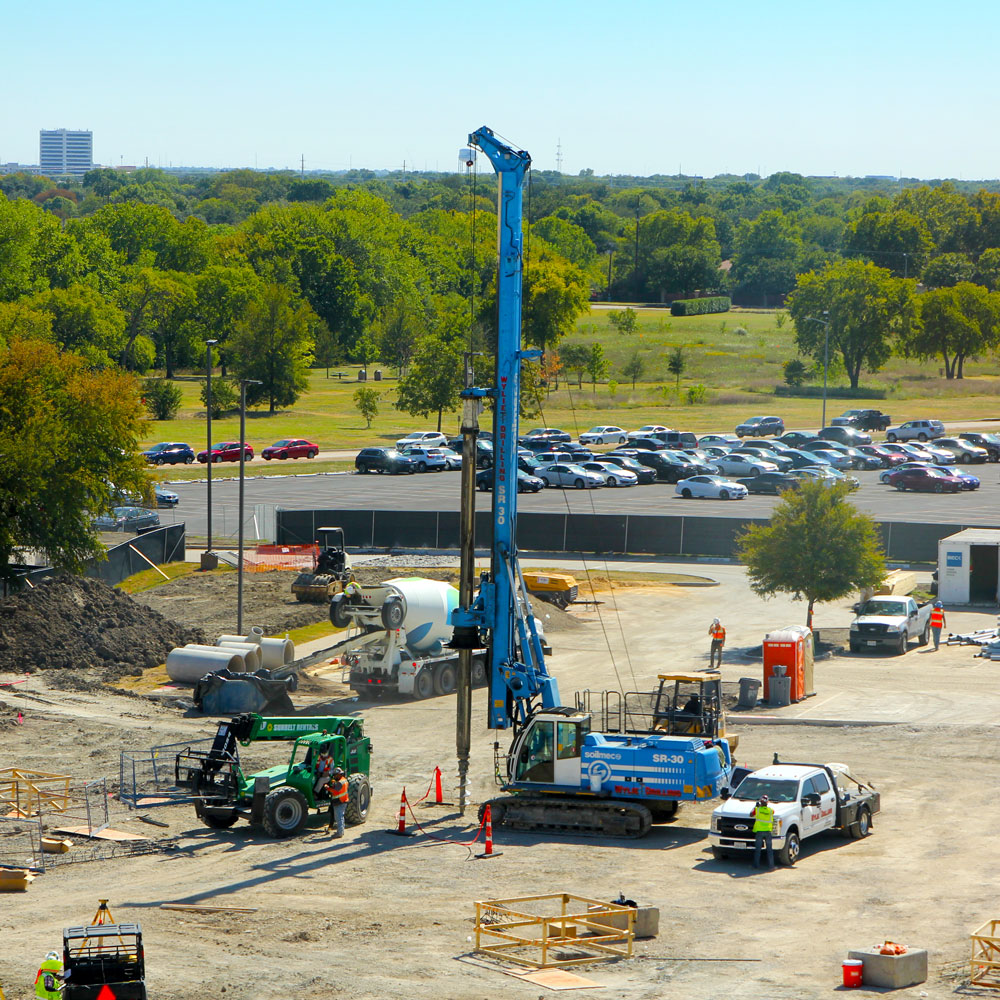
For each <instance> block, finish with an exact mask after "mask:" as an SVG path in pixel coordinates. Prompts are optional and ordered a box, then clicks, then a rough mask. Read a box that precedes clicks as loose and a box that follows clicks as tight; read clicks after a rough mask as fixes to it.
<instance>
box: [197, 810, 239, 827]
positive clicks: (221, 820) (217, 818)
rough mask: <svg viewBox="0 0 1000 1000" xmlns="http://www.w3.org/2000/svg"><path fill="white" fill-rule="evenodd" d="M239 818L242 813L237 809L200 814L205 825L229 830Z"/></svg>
mask: <svg viewBox="0 0 1000 1000" xmlns="http://www.w3.org/2000/svg"><path fill="white" fill-rule="evenodd" d="M239 818H240V814H239V813H238V812H237V811H236V810H235V809H230V810H228V811H226V812H222V811H221V810H219V811H218V812H216V811H212V812H207V811H206V812H203V813H201V815H200V819H201V820H202V822H203V823H204V824H205V826H210V827H211V828H212V829H213V830H228V829H229V828H230V827H231V826H232V825H233V824H234V823H235V822H236V821H237V820H238V819H239Z"/></svg>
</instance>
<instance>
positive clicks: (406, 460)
mask: <svg viewBox="0 0 1000 1000" xmlns="http://www.w3.org/2000/svg"><path fill="white" fill-rule="evenodd" d="M354 467H355V468H356V469H357V470H358V472H361V473H365V472H388V473H390V474H393V475H395V474H396V473H399V472H406V473H409V474H411V475H412V474H413V473H414V472H416V471H417V463H416V462H415V461H414V460H413V459H412V458H410V457H409V456H408V455H403V454H402V453H400V452H398V451H397V450H396V449H395V448H362V449H361V451H359V452H358V454H357V456H356V457H355V459H354Z"/></svg>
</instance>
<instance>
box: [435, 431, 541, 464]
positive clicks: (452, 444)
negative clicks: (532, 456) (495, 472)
mask: <svg viewBox="0 0 1000 1000" xmlns="http://www.w3.org/2000/svg"><path fill="white" fill-rule="evenodd" d="M447 447H449V448H451V450H452V451H454V452H456V453H457V454H459V455H461V454H462V435H461V434H459V435H458V437H453V438H448V444H447ZM519 450H523V451H526V450H527V449H519ZM476 467H477V468H479V469H491V468H493V440H492V437H489V438H486V439H484V438H483V436H482V435H481V434H480V435H479V437H477V438H476Z"/></svg>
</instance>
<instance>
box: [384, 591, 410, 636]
mask: <svg viewBox="0 0 1000 1000" xmlns="http://www.w3.org/2000/svg"><path fill="white" fill-rule="evenodd" d="M405 617H406V614H405V612H404V611H403V602H402V601H401V600H400V599H399V598H398V597H390V598H389V599H388V600H387V601H386V602H385V604H383V605H382V624H383V625H384V626H385V627H386V628H387V629H394V628H399V627H400V626H401V625H402V624H403V619H404V618H405Z"/></svg>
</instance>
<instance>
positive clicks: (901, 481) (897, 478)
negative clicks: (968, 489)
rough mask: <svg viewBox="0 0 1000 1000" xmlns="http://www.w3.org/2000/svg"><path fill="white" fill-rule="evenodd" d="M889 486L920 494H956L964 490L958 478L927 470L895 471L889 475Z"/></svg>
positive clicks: (934, 470) (935, 470)
mask: <svg viewBox="0 0 1000 1000" xmlns="http://www.w3.org/2000/svg"><path fill="white" fill-rule="evenodd" d="M889 485H890V486H892V487H895V489H897V490H915V491H917V492H920V493H958V492H959V490H962V489H964V488H965V487H964V485H963V484H962V480H961V479H959V478H958V476H952V475H949V474H948V473H946V472H939V471H938V470H937V469H929V468H925V469H896V470H895V471H893V472H890V473H889Z"/></svg>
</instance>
